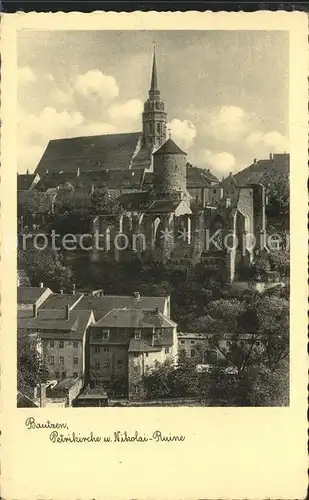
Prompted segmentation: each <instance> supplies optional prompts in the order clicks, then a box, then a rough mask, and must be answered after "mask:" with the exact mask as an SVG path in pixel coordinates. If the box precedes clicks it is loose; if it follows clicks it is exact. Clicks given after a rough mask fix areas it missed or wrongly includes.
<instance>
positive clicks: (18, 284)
mask: <svg viewBox="0 0 309 500" xmlns="http://www.w3.org/2000/svg"><path fill="white" fill-rule="evenodd" d="M17 286H20V279H19V278H17Z"/></svg>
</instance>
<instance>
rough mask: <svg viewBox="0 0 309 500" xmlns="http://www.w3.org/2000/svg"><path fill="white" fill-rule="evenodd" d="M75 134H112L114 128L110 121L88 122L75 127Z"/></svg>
mask: <svg viewBox="0 0 309 500" xmlns="http://www.w3.org/2000/svg"><path fill="white" fill-rule="evenodd" d="M76 131H77V135H81V136H83V135H100V134H102V135H104V134H113V133H115V132H116V128H115V127H114V125H112V124H111V123H104V122H90V123H84V124H82V125H80V126H79V127H78V128H77V130H76Z"/></svg>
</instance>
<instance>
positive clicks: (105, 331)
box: [102, 328, 110, 340]
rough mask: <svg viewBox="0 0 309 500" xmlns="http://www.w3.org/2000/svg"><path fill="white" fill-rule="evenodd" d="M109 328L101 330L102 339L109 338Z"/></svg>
mask: <svg viewBox="0 0 309 500" xmlns="http://www.w3.org/2000/svg"><path fill="white" fill-rule="evenodd" d="M109 332H110V330H109V328H103V330H102V336H103V339H105V340H107V339H108V338H109Z"/></svg>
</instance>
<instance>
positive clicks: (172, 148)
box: [153, 138, 187, 156]
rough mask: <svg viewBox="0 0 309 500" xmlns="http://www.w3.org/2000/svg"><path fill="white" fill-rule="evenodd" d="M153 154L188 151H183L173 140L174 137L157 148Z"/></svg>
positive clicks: (172, 153)
mask: <svg viewBox="0 0 309 500" xmlns="http://www.w3.org/2000/svg"><path fill="white" fill-rule="evenodd" d="M153 155H154V156H155V155H184V156H186V155H187V153H185V152H184V151H182V149H180V147H179V146H177V144H176V143H175V142H174V141H173V139H171V138H169V139H167V141H166V142H165V143H164V144H163V145H162V146H161V147H160V148H159V149H158V150H157V151H155V153H153Z"/></svg>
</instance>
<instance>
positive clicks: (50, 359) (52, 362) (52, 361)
mask: <svg viewBox="0 0 309 500" xmlns="http://www.w3.org/2000/svg"><path fill="white" fill-rule="evenodd" d="M48 362H49V364H50V365H54V364H55V358H54V356H49V358H48Z"/></svg>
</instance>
